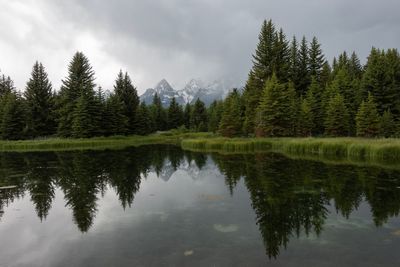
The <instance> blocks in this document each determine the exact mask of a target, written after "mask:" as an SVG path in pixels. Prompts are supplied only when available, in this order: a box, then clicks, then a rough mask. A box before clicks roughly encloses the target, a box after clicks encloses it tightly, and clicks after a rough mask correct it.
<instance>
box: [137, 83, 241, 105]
mask: <svg viewBox="0 0 400 267" xmlns="http://www.w3.org/2000/svg"><path fill="white" fill-rule="evenodd" d="M232 88H233V87H231V86H230V85H228V83H227V82H225V81H214V82H212V83H209V84H206V83H203V82H202V81H200V80H196V79H192V80H190V81H189V82H188V83H187V84H186V85H185V87H184V88H182V89H180V90H175V89H174V88H172V86H171V85H170V84H169V83H168V81H167V80H165V79H163V80H161V81H160V82H159V83H158V84H157V85H156V86H155V87H154V88H149V89H147V90H146V92H144V94H142V95H141V96H140V100H141V101H144V102H145V103H146V104H151V103H152V102H153V97H154V95H155V94H156V93H157V94H158V96H159V97H160V98H161V102H162V104H163V106H165V107H166V106H168V105H169V104H170V102H171V100H172V98H173V97H175V100H176V101H177V102H178V103H179V104H181V105H185V104H186V103H193V102H195V101H196V100H197V98H199V99H200V100H201V101H203V102H204V103H205V104H206V105H207V106H208V105H210V104H211V103H212V102H213V101H214V100H220V99H223V98H225V96H226V95H227V94H228V93H229V91H230V90H231V89H232Z"/></svg>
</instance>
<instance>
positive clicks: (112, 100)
mask: <svg viewBox="0 0 400 267" xmlns="http://www.w3.org/2000/svg"><path fill="white" fill-rule="evenodd" d="M128 123H129V120H128V118H127V117H126V115H125V106H124V103H123V102H122V100H121V99H120V98H119V97H118V96H117V95H115V94H111V95H110V96H109V97H108V98H107V100H106V105H105V132H106V133H105V134H106V135H108V136H110V135H124V134H126V132H127V128H128Z"/></svg>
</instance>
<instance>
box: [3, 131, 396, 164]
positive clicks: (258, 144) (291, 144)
mask: <svg viewBox="0 0 400 267" xmlns="http://www.w3.org/2000/svg"><path fill="white" fill-rule="evenodd" d="M149 144H172V145H180V146H181V147H182V148H183V149H186V150H191V151H201V152H218V153H255V152H268V151H269V152H278V153H282V154H285V155H287V156H289V157H292V158H304V159H313V160H321V161H326V162H330V163H335V162H336V163H340V164H342V163H352V164H354V163H356V164H368V165H371V164H373V165H379V166H382V165H384V166H391V167H394V166H399V168H400V139H363V138H223V137H218V136H216V135H214V134H211V133H181V132H179V131H169V132H163V133H158V134H153V135H149V136H112V137H101V138H88V139H63V138H50V139H44V140H25V141H0V151H19V152H25V151H60V150H61V151H62V150H86V149H91V150H95V149H98V150H99V149H119V148H123V147H128V146H140V145H149Z"/></svg>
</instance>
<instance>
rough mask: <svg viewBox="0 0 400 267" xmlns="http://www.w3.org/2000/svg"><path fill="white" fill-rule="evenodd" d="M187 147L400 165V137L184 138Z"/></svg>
mask: <svg viewBox="0 0 400 267" xmlns="http://www.w3.org/2000/svg"><path fill="white" fill-rule="evenodd" d="M181 146H182V148H183V149H187V150H192V151H209V152H220V153H248V152H251V153H253V152H263V151H272V152H279V153H284V154H287V155H292V156H300V157H301V156H307V157H310V156H311V157H313V158H321V159H342V160H348V161H355V162H376V163H385V164H388V163H397V162H399V164H400V139H362V138H246V139H240V138H233V139H229V138H208V139H205V138H197V139H185V140H182V142H181Z"/></svg>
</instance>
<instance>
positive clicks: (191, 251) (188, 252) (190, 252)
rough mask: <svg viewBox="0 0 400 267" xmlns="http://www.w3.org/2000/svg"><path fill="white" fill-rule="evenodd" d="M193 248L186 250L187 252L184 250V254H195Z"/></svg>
mask: <svg viewBox="0 0 400 267" xmlns="http://www.w3.org/2000/svg"><path fill="white" fill-rule="evenodd" d="M193 253H194V252H193V250H186V251H185V252H183V255H185V256H191V255H193Z"/></svg>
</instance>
